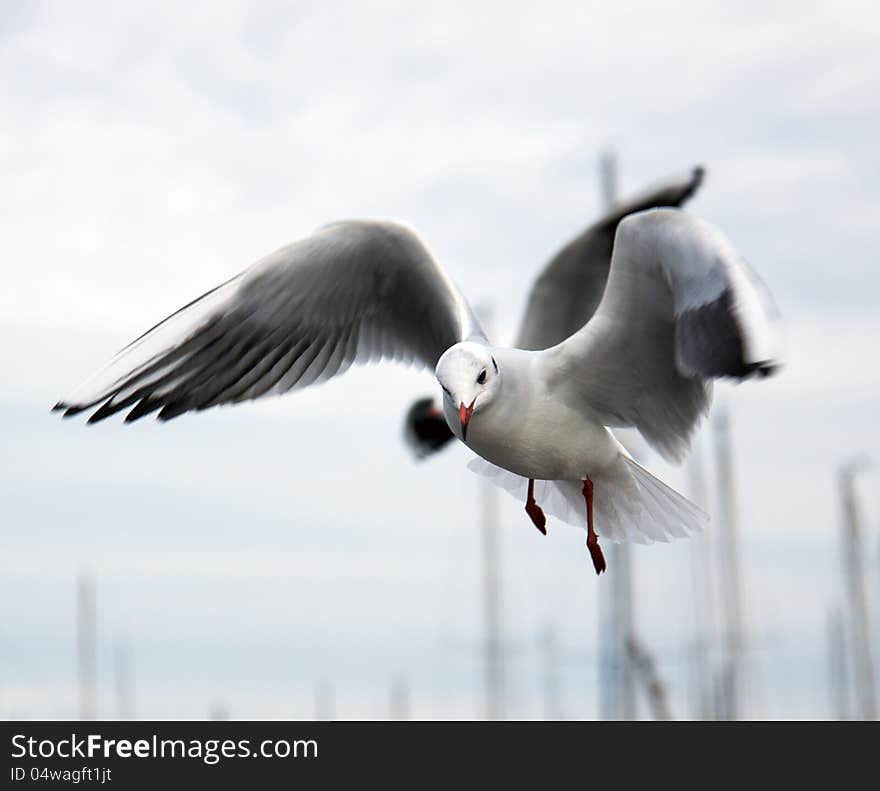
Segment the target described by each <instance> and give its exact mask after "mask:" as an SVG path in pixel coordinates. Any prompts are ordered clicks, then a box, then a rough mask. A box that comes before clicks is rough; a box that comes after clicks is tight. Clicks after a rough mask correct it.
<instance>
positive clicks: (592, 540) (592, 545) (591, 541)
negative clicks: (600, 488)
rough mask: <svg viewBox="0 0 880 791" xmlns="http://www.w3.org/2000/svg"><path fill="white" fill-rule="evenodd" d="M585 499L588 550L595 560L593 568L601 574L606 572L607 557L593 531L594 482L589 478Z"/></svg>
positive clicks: (585, 489) (585, 485) (585, 484)
mask: <svg viewBox="0 0 880 791" xmlns="http://www.w3.org/2000/svg"><path fill="white" fill-rule="evenodd" d="M584 499H585V500H586V501H587V549H589V550H590V557H591V558H592V559H593V568H594V569H596V573H597V574H601V573H602V572H603V571H605V556H604V555H603V554H602V547H600V546H599V536H597V535H596V531H595V530H594V529H593V482H592V481H591V480H590V479H589V478H587V479H586V480H584Z"/></svg>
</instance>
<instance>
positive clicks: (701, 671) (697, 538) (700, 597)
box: [687, 436, 715, 720]
mask: <svg viewBox="0 0 880 791" xmlns="http://www.w3.org/2000/svg"><path fill="white" fill-rule="evenodd" d="M703 461H704V457H703V454H702V452H701V448H700V443H699V436H698V437H697V440H696V441H695V442H694V445H693V448H692V449H691V452H690V454H689V455H688V458H687V473H688V490H689V494H690V497H691V499H692V500H693V501H694V502H695V503H696V504H697V505H699V506H700V507H701V508H704V509H706V508H707V507H708V502H709V497H708V493H707V487H706V473H705V469H704V465H703ZM689 543H690V561H691V588H692V590H691V599H692V600H693V607H694V609H693V619H694V623H693V634H692V644H691V662H690V698H691V716H693V717H694V718H695V719H698V720H713V719H715V712H714V706H713V703H714V694H713V691H712V670H711V665H710V661H709V649H710V644H711V639H712V635H713V634H714V632H715V618H714V614H715V597H714V591H713V588H712V551H711V545H710V537H709V531H708V530H703V531H701V532H700V533H698V534H697V535H694V536H691V539H690V542H689Z"/></svg>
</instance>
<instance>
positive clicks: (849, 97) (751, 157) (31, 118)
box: [0, 0, 880, 717]
mask: <svg viewBox="0 0 880 791" xmlns="http://www.w3.org/2000/svg"><path fill="white" fill-rule="evenodd" d="M878 48H880V11H878V9H877V5H876V3H871V2H863V3H859V2H835V3H815V2H797V3H784V2H779V3H767V2H760V3H758V2H741V3H736V4H731V3H717V4H714V5H713V4H710V3H706V2H693V3H688V2H683V3H675V4H673V5H672V6H671V7H670V6H668V5H667V6H662V7H661V5H659V4H654V3H633V2H625V1H622V0H617V1H616V2H613V3H611V2H608V3H602V4H600V3H588V2H577V3H553V2H542V3H533V4H519V3H513V4H512V3H501V2H467V3H456V2H446V3H443V4H430V6H429V4H427V3H424V4H422V3H413V2H398V3H394V2H385V3H342V2H332V3H326V2H322V3H318V2H301V3H266V2H262V3H260V2H211V3H188V4H177V3H168V4H166V5H163V4H161V3H151V4H143V3H124V2H117V3H112V4H110V3H104V4H101V3H97V4H89V3H85V2H79V3H75V4H74V3H64V2H58V3H50V2H45V3H43V2H29V3H28V2H16V0H6V2H4V3H3V6H2V10H0V66H2V68H0V86H2V96H3V107H4V122H3V124H2V125H0V170H2V173H3V183H4V187H5V188H4V189H3V190H2V191H0V217H2V219H0V222H2V226H3V227H2V234H0V261H2V264H0V265H2V267H3V278H4V288H3V289H2V291H0V362H2V364H3V370H4V371H6V375H5V376H4V380H3V387H2V389H0V432H2V435H3V437H4V443H3V448H4V451H3V454H2V456H0V503H2V512H0V514H2V520H3V527H2V551H0V574H2V576H0V630H2V631H0V637H2V643H3V645H4V650H3V651H2V653H0V716H29V717H71V716H75V715H76V687H75V683H74V682H75V642H74V620H73V614H74V600H73V593H74V584H75V579H76V575H77V573H78V571H79V570H80V569H83V568H87V569H90V570H91V572H92V573H93V574H94V575H95V577H96V578H97V580H98V589H99V609H100V613H99V614H100V638H99V639H100V665H99V673H100V681H101V685H102V688H101V695H100V711H101V714H102V715H103V716H114V714H115V709H114V703H113V695H112V688H113V675H112V667H111V659H112V652H113V646H114V644H117V643H119V642H120V641H121V642H122V643H124V644H126V645H128V646H130V648H131V651H132V653H133V656H134V675H135V680H136V690H135V709H136V713H137V714H138V715H140V716H144V717H202V716H205V715H206V713H207V712H208V710H209V708H210V707H211V706H214V705H219V704H222V705H224V706H226V707H227V708H228V710H229V711H230V713H231V715H232V716H236V717H263V716H266V717H291V716H311V715H312V714H313V712H314V705H313V691H314V688H315V685H316V684H319V683H323V682H327V683H332V684H333V685H334V686H335V688H336V708H337V713H338V714H339V715H340V716H346V717H361V716H384V715H385V713H386V711H387V696H388V688H389V685H390V683H391V682H392V681H393V679H395V678H401V679H405V680H406V681H407V683H408V684H409V686H410V689H411V698H412V709H413V713H414V714H415V715H416V716H424V717H429V716H463V717H471V716H479V715H480V714H481V698H480V693H481V686H480V685H481V675H480V674H481V672H482V665H481V659H480V650H479V649H480V643H479V641H480V637H481V624H482V617H481V599H480V591H481V589H480V568H481V566H480V555H479V551H480V535H479V481H478V480H477V479H476V478H475V477H474V476H473V475H472V474H471V473H469V472H468V471H467V470H466V469H465V463H466V461H467V459H468V457H469V456H468V452H467V451H466V450H465V449H463V448H451V449H450V450H448V451H447V452H445V453H444V454H443V456H442V458H439V459H437V460H436V461H435V462H432V463H430V464H421V465H417V464H415V463H413V462H412V461H410V459H409V458H408V456H407V454H406V452H405V450H404V448H403V447H402V445H401V442H400V424H401V416H402V411H403V409H404V408H405V406H406V405H407V404H408V403H409V401H410V400H411V398H412V397H413V396H416V395H421V394H424V393H431V392H433V391H434V390H435V389H436V386H435V384H434V383H433V380H432V378H431V376H430V375H429V374H427V373H424V372H421V373H420V372H416V371H410V370H402V369H394V368H371V369H366V370H360V371H354V372H352V373H350V374H348V375H346V377H344V378H343V379H341V380H339V381H334V382H331V383H329V384H327V385H324V386H322V387H319V388H316V389H314V390H311V391H307V392H304V393H300V394H296V395H294V396H292V397H289V398H286V399H279V400H277V401H270V402H268V403H264V404H255V405H246V406H242V407H237V408H235V409H226V410H219V411H215V412H213V413H207V414H202V415H198V416H195V417H185V418H183V419H181V420H179V421H176V422H174V423H172V424H169V425H164V426H157V425H155V424H151V423H150V424H148V423H144V424H143V425H140V424H139V425H137V426H134V427H123V426H121V425H119V424H113V425H103V424H102V425H101V426H98V427H90V428H86V427H85V426H83V425H82V424H81V423H76V422H72V421H71V422H66V423H62V422H61V421H59V420H58V419H57V417H56V416H54V415H50V413H49V412H48V408H49V407H50V406H51V404H53V403H54V402H55V401H56V400H57V399H58V398H59V397H60V396H62V395H63V394H64V393H65V391H68V390H69V389H70V388H71V387H72V386H73V385H75V384H77V383H78V382H79V381H80V380H81V379H83V378H84V377H85V376H86V375H87V374H88V373H90V371H91V369H93V368H94V367H96V366H97V365H99V364H101V363H102V362H104V361H105V360H106V359H107V357H108V356H109V355H111V354H112V353H113V352H115V351H116V350H117V349H118V348H119V347H121V346H122V345H124V344H125V343H126V342H128V341H129V340H131V338H133V337H134V336H135V335H137V334H139V333H140V332H142V331H143V330H144V329H145V328H146V327H149V326H151V325H152V324H153V323H155V322H156V321H157V320H158V319H160V318H162V317H163V316H164V315H166V314H167V313H169V312H171V311H173V310H175V309H176V308H177V307H179V306H180V305H181V304H183V303H184V302H186V301H188V300H189V299H191V298H192V297H193V296H195V295H197V294H199V293H201V292H203V291H205V290H206V289H207V288H209V287H211V286H213V285H215V284H216V283H218V282H220V281H222V280H224V279H226V278H228V277H229V276H230V275H232V274H234V273H236V272H237V271H239V270H240V269H242V268H243V267H244V266H246V265H248V264H249V263H251V262H252V261H254V260H256V259H257V258H259V257H260V256H261V255H263V254H264V253H266V252H268V251H271V250H272V249H274V248H276V247H278V246H280V245H281V244H283V243H285V242H287V241H290V240H291V239H293V238H296V237H297V236H299V235H301V234H304V233H306V232H308V231H309V230H311V229H312V228H313V227H315V226H317V225H319V224H322V223H325V222H327V221H330V220H333V219H337V218H340V217H352V216H383V217H387V216H391V217H397V218H400V219H403V220H405V221H407V222H409V223H411V224H412V225H414V226H415V227H416V228H418V229H419V231H420V232H421V233H422V235H423V237H424V239H425V241H426V243H427V244H428V246H429V247H430V248H431V250H432V251H433V252H434V253H435V255H436V256H437V257H438V259H439V260H440V261H441V262H442V263H443V265H444V266H445V267H447V269H448V270H449V272H450V273H451V274H452V276H453V277H454V279H455V280H456V281H457V282H458V283H459V285H460V286H461V287H462V289H463V290H464V292H465V294H467V295H468V296H469V297H470V298H471V299H472V301H473V302H474V303H475V304H479V305H484V306H490V307H491V309H492V311H493V315H494V323H495V325H496V330H497V335H498V337H499V340H502V341H504V340H507V339H509V338H511V337H512V336H513V334H514V331H515V328H516V324H517V321H518V320H519V316H520V314H521V311H522V307H523V303H524V300H525V297H526V294H527V291H528V287H529V284H530V282H531V278H532V277H533V276H534V274H535V273H536V272H537V270H538V268H539V267H540V265H541V264H542V263H543V262H544V261H545V260H546V259H547V258H548V257H549V256H550V255H551V254H552V253H553V252H554V251H555V250H556V249H557V248H558V247H559V246H560V245H561V244H562V243H563V242H565V241H567V239H568V238H570V237H571V236H572V235H573V234H574V233H576V232H577V231H578V230H579V229H580V228H581V227H583V226H584V225H585V224H586V223H587V222H589V221H590V220H591V219H592V218H593V217H595V216H596V214H597V212H598V211H599V191H598V188H597V167H596V158H597V154H598V152H599V151H600V150H601V149H603V148H604V147H606V146H609V145H611V146H613V147H614V149H615V150H616V151H617V153H618V155H619V158H620V168H621V173H620V181H621V185H620V186H621V191H622V192H623V193H627V192H631V191H633V190H637V189H640V188H642V187H643V186H645V185H646V184H647V183H650V182H651V181H653V180H657V179H661V178H663V177H665V176H667V175H669V174H671V173H676V172H679V171H683V170H685V169H686V168H688V167H690V166H692V165H693V164H696V163H702V164H704V165H705V166H706V167H707V168H708V177H707V180H706V183H705V186H704V188H703V190H702V191H701V193H700V194H699V196H698V197H697V199H696V200H694V201H693V202H692V204H691V208H692V210H693V211H695V212H696V213H698V214H700V215H701V216H704V217H706V218H707V219H710V220H711V221H713V222H715V223H717V224H718V225H719V226H720V227H721V228H723V229H724V230H725V232H726V233H727V234H728V235H729V236H730V237H731V238H732V239H733V240H734V242H735V243H736V245H737V247H738V248H739V249H740V251H741V252H742V253H743V254H744V255H745V256H746V257H747V258H748V259H749V261H750V262H751V263H752V265H753V266H754V267H755V268H756V269H757V270H758V271H759V272H760V273H761V275H762V276H763V278H764V279H765V280H766V282H767V284H768V285H769V287H770V288H771V290H772V291H773V293H774V295H775V297H776V300H777V302H778V304H779V307H780V309H781V311H782V313H783V316H784V318H785V322H786V335H787V344H788V349H789V361H788V366H787V367H786V369H785V370H784V372H783V373H782V375H780V376H779V377H778V378H776V379H774V380H771V381H768V382H764V383H761V384H760V385H753V384H747V385H743V386H741V387H737V388H729V387H720V388H719V389H718V394H719V400H720V401H723V402H724V403H725V404H726V405H727V407H728V408H729V410H730V413H731V415H732V418H733V421H734V425H735V434H734V445H735V453H736V463H737V467H736V474H737V482H738V490H739V495H740V503H739V515H740V526H741V532H742V536H743V547H742V553H743V562H742V565H743V568H744V573H745V582H746V595H747V602H746V613H747V618H748V623H749V630H750V634H751V635H752V638H753V639H752V641H751V645H752V649H751V650H750V652H749V657H750V658H749V664H750V668H749V672H750V677H751V680H752V681H751V684H750V689H751V692H750V696H749V702H748V705H749V709H748V710H749V713H751V714H752V715H753V716H769V717H800V716H823V715H825V714H826V713H827V711H828V691H827V688H826V687H827V680H826V679H827V666H826V645H825V629H826V615H827V612H828V610H829V608H831V607H833V606H836V604H837V603H838V602H839V600H840V590H839V589H840V581H839V566H840V562H839V556H838V532H839V514H838V504H837V501H836V492H835V488H834V486H835V480H834V468H835V465H837V464H839V463H840V462H841V461H842V460H845V459H846V458H848V457H849V456H851V455H852V454H854V453H857V452H863V451H864V452H868V453H872V454H874V455H875V456H876V454H877V448H878V440H880V431H878V429H880V418H878V415H877V404H878V398H880V368H878V365H877V363H876V358H877V349H876V346H877V341H878V339H880V316H878V310H877V296H876V295H877V293H878V291H880V273H878V272H880V268H878V266H877V256H876V235H877V229H878V227H880V153H878V147H877V140H878V139H880V112H878V109H880V108H878V105H877V95H876V88H877V85H878V84H880V58H878V55H877V53H878V51H880V49H878ZM710 439H711V437H710V436H709V432H704V436H702V437H701V448H702V449H703V451H704V454H705V455H706V456H708V455H709V454H710V451H711V443H710ZM651 467H652V469H654V470H655V471H657V472H658V473H659V474H660V475H661V476H663V477H664V478H665V479H666V480H667V481H668V482H669V483H670V484H672V485H676V486H680V487H682V488H684V487H686V485H687V480H686V476H685V475H684V473H683V472H682V471H681V470H678V469H673V468H670V467H668V466H667V465H664V464H662V463H660V462H656V463H652V464H651ZM707 474H709V475H710V476H711V470H709V472H708V473H707ZM876 482H877V474H876V473H873V474H872V475H869V476H867V477H865V478H864V480H863V481H862V485H861V487H860V490H859V491H860V495H861V501H862V506H863V508H864V513H865V521H866V527H867V529H868V531H869V532H868V536H867V538H868V541H869V554H868V556H867V557H866V562H867V563H868V564H869V567H870V569H871V574H872V577H871V578H870V585H871V588H870V590H871V592H872V596H873V600H874V602H875V603H876V599H877V594H878V579H877V574H876V572H877V569H878V561H880V552H878V516H880V501H878V498H877V485H876ZM500 496H501V497H502V498H503V499H502V500H501V501H500V502H501V505H502V515H503V538H502V553H503V562H504V580H503V585H504V599H505V604H504V608H505V623H506V631H507V634H508V636H509V640H510V645H511V651H510V661H509V668H508V675H509V678H508V684H507V688H508V691H509V696H510V699H509V703H508V709H509V711H510V713H511V714H512V715H513V716H520V717H532V716H540V714H541V694H542V693H541V690H542V686H541V685H542V680H541V678H542V677H541V672H542V671H541V666H540V661H539V655H538V654H537V653H536V650H535V649H536V635H537V633H538V632H539V631H540V630H542V629H545V628H546V627H548V626H552V627H553V628H555V629H556V631H557V633H558V635H559V641H560V643H561V645H562V646H563V648H564V653H565V655H566V660H565V662H564V664H563V667H562V670H561V672H562V674H563V675H562V682H563V683H562V686H563V691H564V704H563V705H564V709H565V713H566V714H568V715H569V716H572V717H575V716H578V717H591V716H595V715H596V713H597V705H598V702H597V694H596V683H595V681H596V668H595V664H594V659H595V654H596V651H597V645H596V631H597V627H596V615H597V610H596V598H597V590H598V586H599V585H602V584H606V583H608V582H609V580H608V579H607V578H603V579H600V580H599V581H598V582H597V580H596V579H595V577H594V576H593V574H592V571H591V569H590V564H589V560H588V556H587V554H586V552H585V550H584V548H583V535H582V533H580V532H578V531H577V530H575V529H573V528H569V527H567V526H565V525H561V524H555V523H551V525H550V535H549V536H548V537H547V538H544V537H542V536H540V535H539V534H538V533H537V531H535V530H534V528H533V527H532V526H531V524H530V523H529V521H528V520H527V518H526V517H525V516H524V515H523V513H522V511H521V506H520V505H518V504H517V503H516V502H515V501H513V500H512V499H510V498H508V497H507V495H503V494H502V495H500ZM709 506H710V509H711V507H712V504H711V502H710V503H709ZM690 551H691V547H690V546H689V545H688V543H687V542H680V543H677V544H674V545H669V546H653V547H647V548H641V547H639V548H638V549H637V551H636V566H637V572H638V574H637V589H638V597H637V617H638V623H639V628H640V632H641V633H642V634H643V636H644V639H645V642H646V644H648V645H649V646H650V647H651V648H652V649H653V650H654V651H655V652H656V655H657V660H658V665H659V668H660V671H661V673H662V674H663V676H664V678H665V679H666V680H667V682H668V683H669V685H670V696H671V702H672V707H673V711H674V713H675V714H677V715H679V716H683V715H686V714H688V713H689V710H688V698H687V672H686V671H687V667H686V662H685V661H684V656H685V649H686V647H687V644H688V641H689V640H691V639H692V630H691V620H690V619H691V617H692V616H691V613H692V609H693V607H692V603H691V602H692V596H691V590H690V588H689V585H690V573H691V572H690ZM875 615H876V613H875ZM875 625H876V622H875Z"/></svg>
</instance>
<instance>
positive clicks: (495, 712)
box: [480, 305, 505, 720]
mask: <svg viewBox="0 0 880 791" xmlns="http://www.w3.org/2000/svg"><path fill="white" fill-rule="evenodd" d="M493 319H494V316H493V310H492V307H491V306H489V305H482V306H481V308H480V320H481V323H482V325H483V327H485V328H486V331H487V332H488V333H489V337H492V335H493ZM480 523H481V530H480V536H481V543H482V556H483V653H484V668H485V678H484V682H483V683H484V687H485V704H484V705H485V710H484V716H485V718H486V719H487V720H503V719H504V717H505V701H504V695H505V691H504V672H505V656H504V635H503V625H502V619H503V600H502V596H503V591H502V586H501V561H500V531H499V520H498V489H497V488H496V487H495V485H494V484H492V483H490V482H489V481H486V480H483V481H480Z"/></svg>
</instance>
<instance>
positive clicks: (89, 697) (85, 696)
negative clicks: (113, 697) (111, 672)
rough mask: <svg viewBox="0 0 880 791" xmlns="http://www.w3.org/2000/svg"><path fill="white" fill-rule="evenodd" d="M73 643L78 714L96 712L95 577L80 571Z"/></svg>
mask: <svg viewBox="0 0 880 791" xmlns="http://www.w3.org/2000/svg"><path fill="white" fill-rule="evenodd" d="M76 644H77V664H78V667H77V670H78V675H79V718H80V719H81V720H94V719H97V716H98V650H97V645H98V614H97V594H96V592H95V580H94V578H93V577H92V576H91V574H89V573H88V572H85V571H80V574H79V578H78V580H77V593H76Z"/></svg>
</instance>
